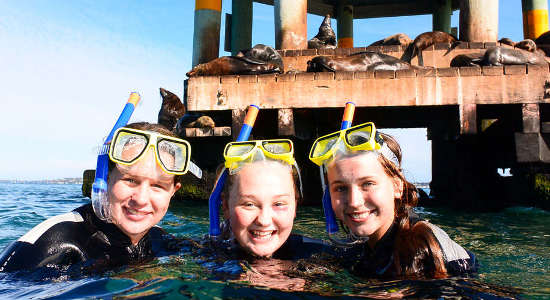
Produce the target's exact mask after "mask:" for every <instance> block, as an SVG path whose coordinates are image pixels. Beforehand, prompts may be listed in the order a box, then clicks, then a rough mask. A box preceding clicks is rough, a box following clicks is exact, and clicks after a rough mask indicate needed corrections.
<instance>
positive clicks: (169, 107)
mask: <svg viewBox="0 0 550 300" xmlns="http://www.w3.org/2000/svg"><path fill="white" fill-rule="evenodd" d="M160 96H161V97H162V105H161V107H160V110H159V114H158V121H157V122H158V123H159V124H161V125H164V126H166V128H168V129H170V130H174V129H175V128H176V122H177V121H178V119H179V118H180V117H181V116H183V115H184V114H185V105H183V103H182V102H181V100H180V98H179V97H178V96H176V95H175V94H174V93H172V92H170V91H168V90H165V89H163V88H160Z"/></svg>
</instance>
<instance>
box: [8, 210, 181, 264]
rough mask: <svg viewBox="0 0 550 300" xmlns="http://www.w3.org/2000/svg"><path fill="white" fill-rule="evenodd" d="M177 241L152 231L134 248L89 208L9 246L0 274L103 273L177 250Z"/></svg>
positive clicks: (50, 222)
mask: <svg viewBox="0 0 550 300" xmlns="http://www.w3.org/2000/svg"><path fill="white" fill-rule="evenodd" d="M176 244H177V242H176V239H175V238H174V237H173V236H171V235H170V234H168V233H166V232H165V231H164V230H163V229H161V228H160V227H156V226H155V227H153V228H151V229H150V230H149V232H148V233H147V234H146V235H145V236H144V237H143V238H142V239H141V240H140V241H139V243H138V244H137V245H133V244H132V242H131V241H130V238H129V237H128V236H127V235H125V234H124V233H123V232H122V231H120V229H118V227H116V226H115V225H114V224H111V223H106V222H104V221H101V220H100V219H99V218H97V216H96V215H95V213H94V212H93V209H92V205H91V204H86V205H83V206H81V207H79V208H77V209H75V210H73V211H72V212H69V213H66V214H63V215H59V216H55V217H52V218H50V219H48V220H46V221H44V222H42V223H40V224H39V225H37V226H36V227H34V228H33V229H31V230H30V231H29V232H27V233H26V234H25V235H23V236H22V237H21V238H19V239H18V240H17V241H15V242H13V243H12V244H10V245H9V246H8V247H7V248H6V249H5V250H4V251H3V252H2V254H1V255H0V271H3V272H12V271H18V270H31V269H36V268H53V269H58V270H59V269H65V270H66V269H68V268H69V267H72V266H74V265H77V266H79V268H82V269H87V270H88V271H104V270H107V269H111V268H114V267H118V266H122V265H127V264H132V263H136V262H141V261H143V260H146V259H149V258H152V257H154V256H159V255H165V254H168V253H169V252H171V251H173V250H177V249H176V248H177V246H176Z"/></svg>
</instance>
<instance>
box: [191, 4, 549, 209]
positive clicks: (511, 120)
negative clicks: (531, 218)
mask: <svg viewBox="0 0 550 300" xmlns="http://www.w3.org/2000/svg"><path fill="white" fill-rule="evenodd" d="M196 1H197V3H198V2H201V1H202V0H196ZM518 1H519V0H518ZM257 2H261V3H265V4H273V5H274V8H275V9H276V10H283V9H287V10H288V9H290V8H292V7H296V9H300V10H304V9H307V12H309V13H314V14H319V15H324V14H325V13H327V12H328V13H331V14H333V15H334V14H335V13H338V12H342V11H343V8H346V7H347V8H346V9H347V10H346V11H347V13H346V14H341V15H340V16H338V15H336V18H337V20H338V29H339V30H338V33H339V35H342V36H341V37H342V39H340V38H339V39H338V45H339V48H336V49H303V48H305V47H304V45H303V43H302V44H301V42H300V41H301V39H298V40H292V39H291V38H289V36H293V37H295V36H296V35H303V28H302V27H303V26H304V24H302V23H300V22H299V17H292V16H289V15H287V14H285V13H284V11H283V12H281V11H279V13H277V11H276V14H275V16H276V20H275V23H276V31H277V35H276V40H277V46H278V48H279V49H280V50H278V51H279V52H280V54H281V55H282V56H283V60H284V65H285V71H286V73H284V74H266V75H246V76H238V75H234V76H233V75H232V76H206V77H193V78H190V79H188V80H186V84H185V87H186V88H185V95H186V104H187V108H188V110H189V111H198V112H205V113H207V114H209V115H211V116H213V117H214V119H215V120H216V123H217V124H219V125H218V126H222V127H219V128H215V129H213V130H206V131H205V130H201V129H190V130H189V132H188V137H190V138H191V139H192V141H193V143H194V150H195V149H197V150H198V151H199V153H201V154H202V155H203V157H204V159H202V161H201V166H205V167H206V168H209V169H211V170H212V169H214V168H215V167H216V166H217V165H218V164H219V163H220V162H221V161H222V157H221V152H220V149H222V147H223V144H224V143H226V142H228V141H230V140H231V137H230V135H235V134H236V133H237V132H238V129H239V128H240V124H241V122H242V118H243V117H244V109H245V108H246V107H247V106H248V105H249V104H256V105H258V106H259V107H260V108H261V109H262V111H261V113H260V116H259V121H258V122H257V124H256V126H255V128H254V130H253V135H254V137H255V138H275V137H279V136H281V137H283V136H284V137H289V138H292V139H293V140H294V141H295V144H296V153H297V154H298V155H297V156H298V157H297V161H298V163H299V164H300V166H302V170H303V173H305V174H303V175H304V176H303V178H305V179H306V184H305V192H306V195H308V196H307V197H306V200H308V201H307V202H309V203H315V204H318V203H319V199H320V197H319V193H320V188H319V187H320V184H319V182H318V180H319V179H318V177H319V176H318V170H317V169H316V168H314V167H313V166H312V164H311V163H310V162H309V161H308V160H307V154H306V153H307V152H308V150H309V147H310V146H311V143H312V142H313V140H314V139H315V138H316V137H318V136H320V135H322V134H326V133H328V132H332V131H334V130H336V129H337V128H338V126H337V125H336V124H339V122H340V119H341V116H342V111H343V105H344V103H345V102H346V101H353V102H355V104H356V105H357V109H356V113H355V120H356V122H355V123H356V124H357V123H358V122H366V121H373V122H375V123H376V124H377V126H378V127H381V128H415V127H423V128H427V130H428V139H429V140H431V143H432V182H431V184H430V189H431V192H432V195H433V196H435V197H436V199H437V200H436V201H438V203H432V204H445V205H450V206H454V207H462V208H470V209H476V210H481V209H491V208H500V207H503V206H507V205H512V204H518V203H519V204H530V203H521V199H522V198H526V196H527V195H528V194H529V192H530V191H529V188H530V183H529V182H528V181H529V179H528V178H530V177H529V174H533V173H534V172H543V173H548V172H549V171H550V170H548V166H550V165H549V163H550V149H549V147H548V145H547V143H548V141H550V113H549V111H550V105H549V104H548V103H550V71H549V67H548V65H544V66H532V65H515V66H500V67H463V68H450V67H449V65H450V61H451V59H452V58H453V57H455V56H456V55H459V54H482V53H484V51H486V49H488V48H490V47H495V46H503V45H500V44H498V43H497V42H496V39H497V33H496V30H497V28H498V0H467V1H451V0H443V1H427V0H426V1H424V0H422V1H421V0H418V1H413V0H410V1H408V0H395V1H390V2H391V3H383V4H381V3H380V1H370V0H357V1H329V0H310V1H306V0H273V1H271V0H262V1H257ZM306 2H307V5H304V3H306ZM523 2H526V3H527V4H529V3H531V2H533V1H531V0H524V1H523ZM434 3H435V4H434ZM436 4H437V5H436ZM239 5H240V6H239V7H241V6H244V7H245V8H248V7H249V6H250V7H251V5H252V0H243V3H240V4H239ZM342 5H346V7H341V6H342ZM434 5H435V6H434ZM481 6H483V9H484V11H480V10H478V9H476V8H479V7H481ZM392 7H393V8H392ZM533 7H534V6H529V5H524V20H529V16H530V13H531V11H530V10H529V9H534V8H533ZM369 8H370V9H369ZM535 8H537V7H535ZM350 9H351V14H350ZM456 9H460V10H461V20H460V22H461V24H460V27H461V32H460V39H461V41H464V42H463V43H461V44H460V45H459V46H458V47H456V48H455V49H454V50H452V51H450V53H447V51H448V49H449V47H450V45H449V44H436V45H434V46H432V47H431V48H428V49H426V50H424V51H423V57H424V63H425V65H426V66H431V67H433V68H427V69H416V70H404V71H396V72H394V71H376V72H334V73H330V72H328V73H307V72H305V70H306V67H307V61H308V60H310V59H312V58H313V57H315V56H317V55H350V54H353V53H357V52H362V51H376V52H382V53H385V54H389V55H393V56H395V57H398V58H399V57H401V55H402V54H403V51H404V49H403V48H402V47H401V46H382V47H368V48H365V47H355V48H353V46H350V45H353V30H352V29H353V28H349V27H346V28H342V34H340V33H341V32H340V29H341V28H340V25H341V24H342V27H344V26H346V24H347V26H349V24H353V22H351V23H350V20H349V18H350V16H351V18H358V17H359V18H366V17H373V16H371V15H369V13H370V14H372V13H376V14H377V15H376V17H381V16H390V15H392V16H393V14H396V15H412V14H424V13H429V12H430V11H431V12H432V13H433V14H434V27H433V29H434V30H443V31H447V32H449V30H450V28H449V26H448V24H450V21H449V20H450V13H452V10H456ZM537 9H539V8H537ZM546 10H547V8H546ZM302 12H304V11H302ZM250 14H252V10H251V9H243V8H242V7H241V8H240V10H239V11H238V12H234V15H233V17H232V18H244V19H246V20H249V19H250ZM297 15H300V14H297ZM289 18H291V20H289ZM292 18H294V19H292ZM296 18H298V19H296ZM482 19H483V21H480V20H482ZM495 20H496V21H495ZM352 21H353V20H352ZM478 21H479V22H478ZM236 23H238V22H232V24H233V25H230V26H233V27H230V28H231V29H230V31H231V33H230V36H231V37H233V39H235V38H237V39H239V40H232V41H231V43H226V44H229V45H233V46H234V45H238V46H239V47H243V45H245V44H246V45H247V46H248V47H250V46H251V45H248V44H249V43H250V39H248V34H249V32H250V30H249V29H250V28H251V26H252V24H251V23H250V24H248V23H246V22H245V23H243V22H240V23H238V24H241V25H239V26H245V27H246V28H238V27H234V24H236ZM287 23H289V24H294V25H293V26H295V27H299V28H295V29H296V30H295V31H294V32H292V30H290V31H288V30H287V31H283V30H282V29H281V26H282V25H281V24H283V25H284V24H287ZM447 23H448V24H447ZM527 23H529V22H527ZM243 24H244V25H243ZM300 24H301V25H300ZM495 24H496V25H495ZM248 26H250V28H248ZM529 26H531V25H529ZM545 26H546V29H545V31H546V30H548V28H547V27H548V25H547V23H546V25H545ZM203 27H204V26H203ZM531 27H533V26H531ZM531 27H529V28H531ZM543 27H544V26H543ZM529 28H528V30H526V37H529V36H530V35H532V34H533V32H540V31H541V26H538V27H537V26H534V27H533V28H535V29H536V30H535V29H532V28H531V29H529ZM239 30H242V32H245V33H246V34H245V36H244V37H243V36H242V35H240V34H236V31H239ZM533 30H535V31H533ZM426 31H429V30H426ZM196 34H197V32H196ZM218 35H219V33H218ZM310 35H311V34H310ZM207 36H208V37H209V38H211V35H210V33H209V32H205V35H204V37H205V38H206V37H207ZM199 40H200V38H199ZM247 43H248V44H247ZM230 50H231V51H232V52H234V50H235V49H230ZM197 51H199V50H197ZM446 53H447V54H446ZM194 56H199V55H194ZM201 57H202V56H201ZM212 58H215V57H211V58H210V59H212ZM412 64H413V65H416V64H417V62H416V59H413V61H412ZM404 151H407V149H404ZM213 157H215V158H216V159H212V158H213ZM499 168H503V169H504V168H510V169H511V172H512V174H513V175H514V176H512V177H501V176H500V175H498V173H497V169H499ZM526 178H527V179H526ZM518 200H519V201H518Z"/></svg>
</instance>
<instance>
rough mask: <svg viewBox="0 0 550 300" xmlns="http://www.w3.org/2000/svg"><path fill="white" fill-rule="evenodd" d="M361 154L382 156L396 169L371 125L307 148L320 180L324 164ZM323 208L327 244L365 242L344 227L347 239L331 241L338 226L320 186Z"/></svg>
mask: <svg viewBox="0 0 550 300" xmlns="http://www.w3.org/2000/svg"><path fill="white" fill-rule="evenodd" d="M363 152H367V153H373V154H376V155H383V156H384V157H385V158H386V159H387V160H389V161H391V162H392V163H393V164H395V165H396V166H399V160H398V159H397V156H396V155H395V153H393V152H392V151H391V150H390V149H389V148H388V146H387V144H386V143H385V142H384V139H383V138H382V137H381V136H380V133H378V132H377V131H376V127H375V125H374V123H372V122H368V123H363V124H360V125H357V126H353V127H350V128H347V129H343V130H340V131H337V132H334V133H331V134H328V135H325V136H322V137H320V138H318V139H317V140H316V141H315V142H314V143H313V146H312V147H311V151H310V153H309V159H310V160H311V161H312V162H314V163H315V164H316V165H318V166H319V167H320V168H321V169H322V170H323V174H322V176H323V180H324V174H325V173H326V170H327V165H328V164H330V163H331V162H333V161H334V160H336V159H339V158H340V157H345V156H348V155H353V154H357V153H363ZM323 207H324V210H325V217H326V220H327V224H326V225H327V233H328V234H329V238H330V240H331V241H333V242H334V243H335V244H337V245H340V246H350V245H353V244H355V243H360V242H365V241H366V240H367V239H368V237H359V236H356V235H354V234H353V232H351V231H350V230H347V228H346V227H345V226H343V228H344V230H345V231H346V233H347V235H348V238H347V239H344V240H342V239H338V238H336V237H335V234H336V233H337V231H338V225H337V224H336V221H335V220H336V217H335V215H334V210H333V209H332V204H331V199H330V193H329V191H328V188H327V187H326V186H324V195H323ZM341 224H342V223H341ZM342 225H343V224H342Z"/></svg>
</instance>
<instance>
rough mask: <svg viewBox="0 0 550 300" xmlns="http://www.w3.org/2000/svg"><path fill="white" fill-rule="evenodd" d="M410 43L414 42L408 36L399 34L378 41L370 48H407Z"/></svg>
mask: <svg viewBox="0 0 550 300" xmlns="http://www.w3.org/2000/svg"><path fill="white" fill-rule="evenodd" d="M410 43H412V40H411V38H410V37H409V36H408V35H406V34H404V33H398V34H394V35H391V36H388V37H387V38H385V39H382V40H379V41H376V42H374V43H372V44H370V45H369V47H370V46H388V45H400V46H405V47H406V46H408V45H409V44H410Z"/></svg>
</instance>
